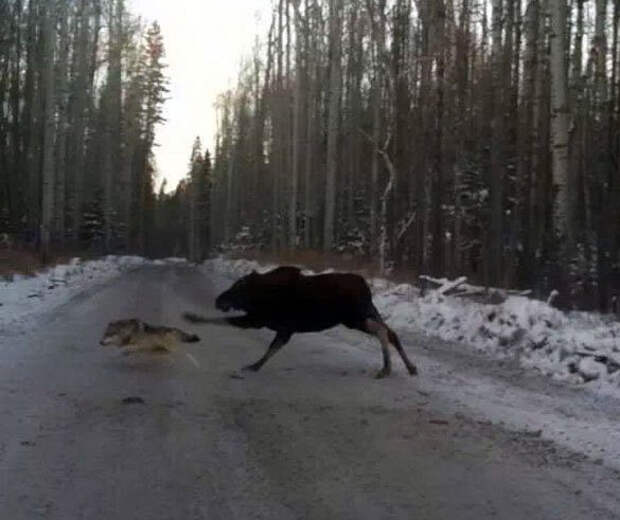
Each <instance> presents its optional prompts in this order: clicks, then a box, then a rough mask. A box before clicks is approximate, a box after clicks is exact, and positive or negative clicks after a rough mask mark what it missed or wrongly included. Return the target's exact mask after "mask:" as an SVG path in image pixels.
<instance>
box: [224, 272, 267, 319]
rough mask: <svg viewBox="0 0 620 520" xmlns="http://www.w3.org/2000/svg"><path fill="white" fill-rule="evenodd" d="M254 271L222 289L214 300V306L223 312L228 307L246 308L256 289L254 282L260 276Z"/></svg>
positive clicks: (226, 310) (245, 309) (227, 309)
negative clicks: (229, 286) (224, 289)
mask: <svg viewBox="0 0 620 520" xmlns="http://www.w3.org/2000/svg"><path fill="white" fill-rule="evenodd" d="M260 276H261V275H259V274H258V273H257V272H256V271H252V272H251V273H250V274H248V275H247V276H244V277H243V278H240V279H239V280H237V281H236V282H235V283H234V284H233V285H232V287H231V288H230V289H228V290H227V291H224V292H223V293H222V294H220V295H219V296H218V297H217V299H216V300H215V307H216V309H219V310H221V311H224V312H228V311H229V310H230V309H235V310H243V311H247V310H248V304H249V303H250V301H251V299H252V297H253V296H254V294H255V291H256V287H255V285H256V282H257V281H258V279H259V278H260Z"/></svg>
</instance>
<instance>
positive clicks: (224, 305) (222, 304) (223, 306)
mask: <svg viewBox="0 0 620 520" xmlns="http://www.w3.org/2000/svg"><path fill="white" fill-rule="evenodd" d="M215 308H216V309H217V310H220V311H223V312H228V311H229V310H230V309H231V308H232V305H231V304H230V303H228V302H226V301H224V300H222V299H221V298H218V299H217V300H215Z"/></svg>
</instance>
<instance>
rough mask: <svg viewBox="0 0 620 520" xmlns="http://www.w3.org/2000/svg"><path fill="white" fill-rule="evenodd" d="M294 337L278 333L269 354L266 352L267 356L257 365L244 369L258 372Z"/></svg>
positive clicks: (285, 333) (270, 346) (288, 333)
mask: <svg viewBox="0 0 620 520" xmlns="http://www.w3.org/2000/svg"><path fill="white" fill-rule="evenodd" d="M292 335H293V334H291V333H290V332H280V331H278V332H277V333H276V337H275V338H274V339H273V341H272V342H271V344H270V345H269V348H268V349H267V352H265V355H264V356H263V357H262V358H260V359H259V360H258V361H257V362H256V363H253V364H252V365H248V366H246V367H243V369H244V370H252V371H253V372H258V371H259V370H260V368H261V367H262V366H263V365H264V364H265V363H266V362H267V360H268V359H269V358H270V357H271V356H273V355H274V354H275V353H276V352H277V351H278V350H280V349H281V348H282V347H283V346H284V345H286V344H287V343H288V340H289V339H291V336H292Z"/></svg>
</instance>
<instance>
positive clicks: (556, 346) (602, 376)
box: [202, 257, 620, 397]
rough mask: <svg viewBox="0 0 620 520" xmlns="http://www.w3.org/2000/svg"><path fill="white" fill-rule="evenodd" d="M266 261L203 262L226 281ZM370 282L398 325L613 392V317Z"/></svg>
mask: <svg viewBox="0 0 620 520" xmlns="http://www.w3.org/2000/svg"><path fill="white" fill-rule="evenodd" d="M273 267H275V266H274V265H261V264H259V263H258V262H255V261H250V260H228V259H225V258H222V257H218V258H215V259H212V260H207V261H206V262H205V263H204V264H203V265H202V269H204V270H205V271H207V272H214V273H217V274H219V275H223V276H225V277H228V278H231V279H234V278H237V277H240V276H243V275H246V274H248V273H250V272H251V271H252V270H256V271H258V272H265V271H267V270H269V269H271V268H273ZM304 272H306V273H311V271H307V270H306V271H304ZM369 282H370V286H371V289H372V291H373V298H374V302H375V304H376V306H377V308H378V309H379V311H380V312H381V313H382V315H383V316H384V317H385V318H386V321H388V322H389V323H390V325H391V326H393V327H394V328H396V329H398V330H405V331H406V330H409V331H414V332H423V333H425V334H428V335H432V336H437V337H439V338H441V339H444V340H447V341H457V342H461V343H466V344H469V345H471V346H473V347H474V348H476V349H477V350H479V351H481V352H485V353H487V354H489V355H491V356H493V357H496V358H500V359H501V358H506V357H514V358H516V359H518V360H519V362H520V363H521V365H522V366H524V367H526V368H532V369H536V370H538V371H540V372H542V373H543V374H545V375H547V376H550V377H552V378H554V379H557V380H563V381H567V382H569V383H574V384H581V385H584V386H586V387H587V388H589V389H592V390H594V391H597V392H601V393H605V394H611V395H615V396H618V397H620V323H618V322H617V321H613V320H612V319H611V318H609V317H607V316H603V315H601V314H598V313H586V312H570V313H564V312H562V311H559V310H558V309H555V308H553V307H551V306H550V305H548V304H547V303H545V302H542V301H539V300H533V299H530V298H527V297H525V296H509V297H508V298H507V299H506V300H505V301H504V302H503V303H499V304H483V303H479V302H475V301H472V300H469V299H466V298H461V297H456V296H446V295H445V294H442V293H441V291H439V290H433V291H428V292H427V293H426V294H425V295H423V296H422V295H421V293H420V290H419V289H418V288H417V287H414V286H412V285H410V284H395V283H392V282H390V281H388V280H384V279H372V280H370V281H369Z"/></svg>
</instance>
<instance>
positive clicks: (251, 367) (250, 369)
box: [241, 364, 260, 372]
mask: <svg viewBox="0 0 620 520" xmlns="http://www.w3.org/2000/svg"><path fill="white" fill-rule="evenodd" d="M241 370H245V371H246V372H258V371H259V370H260V365H256V364H254V365H247V366H244V367H243V368H242V369H241Z"/></svg>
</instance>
